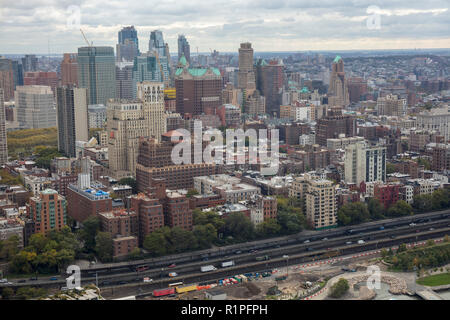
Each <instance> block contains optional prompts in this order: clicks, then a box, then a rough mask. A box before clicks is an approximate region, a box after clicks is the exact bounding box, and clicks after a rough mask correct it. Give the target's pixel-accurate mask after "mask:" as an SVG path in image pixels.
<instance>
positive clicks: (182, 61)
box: [179, 54, 187, 66]
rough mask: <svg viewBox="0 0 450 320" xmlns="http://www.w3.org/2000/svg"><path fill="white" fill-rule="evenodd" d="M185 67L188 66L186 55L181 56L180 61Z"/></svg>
mask: <svg viewBox="0 0 450 320" xmlns="http://www.w3.org/2000/svg"><path fill="white" fill-rule="evenodd" d="M179 62H180V63H181V64H182V65H183V66H186V64H187V60H186V57H185V56H184V54H182V55H181V58H180V61H179Z"/></svg>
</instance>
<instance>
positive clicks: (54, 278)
mask: <svg viewBox="0 0 450 320" xmlns="http://www.w3.org/2000/svg"><path fill="white" fill-rule="evenodd" d="M50 280H51V281H55V280H58V277H51V278H50Z"/></svg>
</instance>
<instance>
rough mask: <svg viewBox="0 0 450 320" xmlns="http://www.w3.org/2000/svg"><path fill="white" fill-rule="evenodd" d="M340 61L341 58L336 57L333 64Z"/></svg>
mask: <svg viewBox="0 0 450 320" xmlns="http://www.w3.org/2000/svg"><path fill="white" fill-rule="evenodd" d="M340 60H342V58H341V56H336V58H334V61H333V62H334V63H338V62H339V61H340Z"/></svg>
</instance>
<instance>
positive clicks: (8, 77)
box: [0, 58, 15, 101]
mask: <svg viewBox="0 0 450 320" xmlns="http://www.w3.org/2000/svg"><path fill="white" fill-rule="evenodd" d="M0 88H2V89H3V94H4V97H3V99H4V100H5V101H10V100H12V99H13V98H14V88H15V86H14V70H13V61H12V60H10V59H5V58H0Z"/></svg>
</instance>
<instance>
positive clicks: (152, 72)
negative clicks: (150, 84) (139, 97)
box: [133, 53, 164, 98]
mask: <svg viewBox="0 0 450 320" xmlns="http://www.w3.org/2000/svg"><path fill="white" fill-rule="evenodd" d="M160 59H161V58H160ZM163 75H164V68H163V74H161V69H160V67H159V65H158V61H157V60H156V57H155V55H154V54H152V53H147V54H144V55H141V56H139V57H136V58H134V64H133V98H136V92H137V91H136V88H137V83H138V82H143V81H154V82H163Z"/></svg>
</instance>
